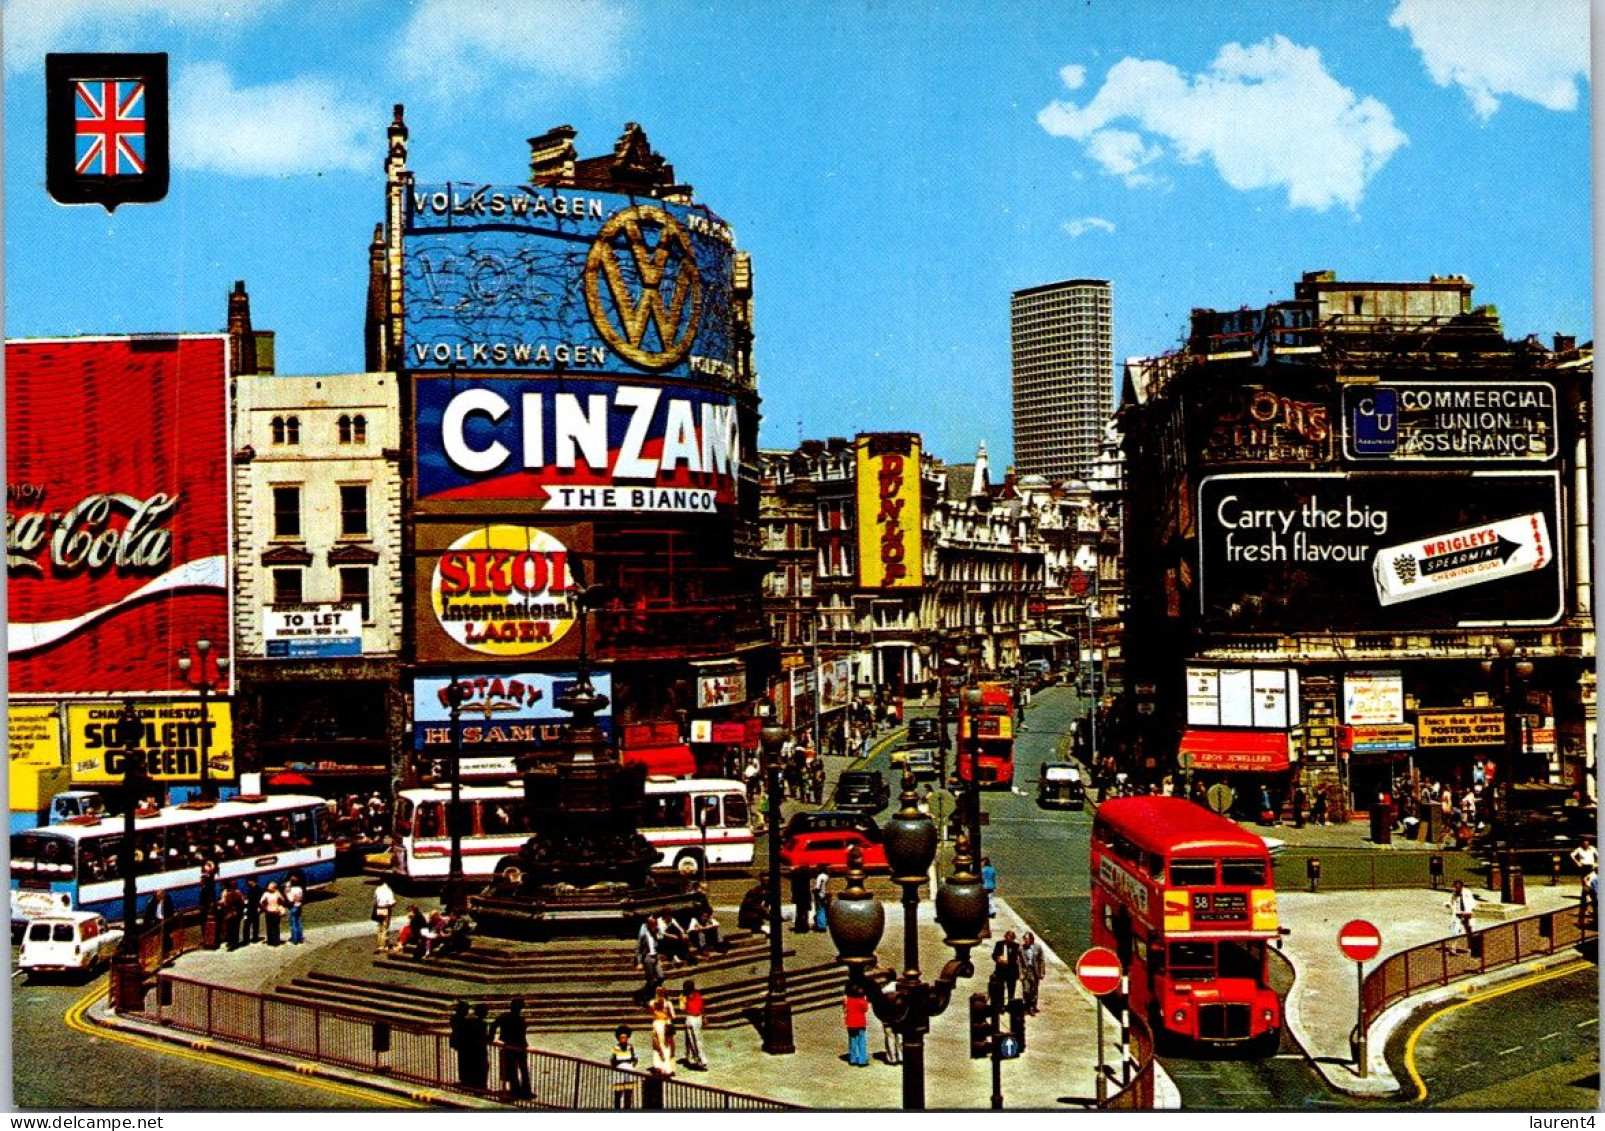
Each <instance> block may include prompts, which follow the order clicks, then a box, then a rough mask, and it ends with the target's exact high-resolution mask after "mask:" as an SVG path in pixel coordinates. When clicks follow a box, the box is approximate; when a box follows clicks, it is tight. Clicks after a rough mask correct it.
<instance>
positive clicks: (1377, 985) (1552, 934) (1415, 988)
mask: <svg viewBox="0 0 1605 1131" xmlns="http://www.w3.org/2000/svg"><path fill="white" fill-rule="evenodd" d="M1594 937H1596V928H1595V927H1591V926H1589V925H1588V924H1587V923H1586V922H1585V921H1584V920H1583V916H1582V909H1581V908H1579V909H1578V910H1576V911H1572V910H1562V911H1550V912H1546V913H1545V914H1543V915H1532V916H1529V917H1527V918H1525V919H1512V920H1511V921H1509V922H1507V923H1499V924H1496V925H1494V926H1492V927H1485V928H1483V929H1482V930H1480V931H1476V932H1473V933H1472V934H1471V935H1470V936H1469V937H1467V936H1464V935H1461V936H1457V937H1454V938H1448V939H1442V940H1439V941H1438V942H1431V943H1425V944H1423V945H1421V946H1417V947H1411V948H1410V949H1409V950H1402V951H1400V952H1399V953H1398V954H1394V955H1390V956H1389V957H1388V958H1386V959H1385V960H1383V962H1382V963H1381V964H1380V965H1379V966H1377V967H1376V969H1374V970H1372V971H1371V973H1369V974H1368V975H1366V978H1365V981H1364V982H1363V983H1362V985H1361V990H1360V1017H1359V1024H1360V1025H1362V1026H1364V1027H1366V1028H1369V1027H1370V1025H1371V1023H1372V1022H1373V1021H1375V1020H1376V1019H1377V1017H1378V1016H1380V1015H1381V1013H1382V1011H1383V1010H1385V1009H1387V1008H1388V1006H1390V1005H1392V1004H1393V1003H1394V1002H1396V1001H1400V1000H1402V999H1404V998H1407V997H1409V996H1411V995H1412V994H1417V993H1420V992H1421V991H1422V990H1429V989H1433V988H1436V987H1438V986H1447V985H1448V984H1449V983H1451V982H1456V981H1459V980H1460V979H1462V978H1470V977H1473V976H1475V975H1478V974H1484V973H1487V972H1488V971H1490V970H1498V969H1500V968H1501V967H1505V966H1513V965H1515V964H1516V963H1518V962H1525V961H1527V960H1528V959H1532V958H1539V957H1542V956H1544V955H1548V954H1554V953H1555V952H1556V951H1560V950H1566V949H1568V948H1570V947H1575V946H1577V945H1578V944H1580V943H1583V942H1587V941H1588V940H1590V939H1592V938H1594Z"/></svg>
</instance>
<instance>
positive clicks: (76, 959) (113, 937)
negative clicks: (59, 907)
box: [18, 911, 123, 973]
mask: <svg viewBox="0 0 1605 1131" xmlns="http://www.w3.org/2000/svg"><path fill="white" fill-rule="evenodd" d="M122 941H123V932H122V930H121V929H120V928H117V927H113V926H112V925H111V924H110V923H108V922H107V921H106V917H105V916H104V915H97V914H95V912H93V911H61V912H55V913H52V914H48V915H40V916H38V917H37V918H34V919H31V920H29V922H28V929H27V930H26V931H25V932H23V936H22V955H21V957H20V958H19V959H18V965H20V966H21V967H22V969H24V970H37V971H39V972H41V973H44V972H49V971H61V970H90V971H93V970H98V969H99V968H100V967H102V966H106V965H109V964H110V963H111V959H112V955H114V954H116V953H117V948H118V946H120V945H121V944H122Z"/></svg>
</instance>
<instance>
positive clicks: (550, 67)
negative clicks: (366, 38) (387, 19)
mask: <svg viewBox="0 0 1605 1131" xmlns="http://www.w3.org/2000/svg"><path fill="white" fill-rule="evenodd" d="M628 24H629V21H628V19H627V18H626V16H625V13H624V11H623V10H622V9H621V8H619V7H617V6H615V5H613V4H609V3H607V2H605V0H516V2H515V0H421V2H420V3H419V4H418V6H417V8H416V10H415V11H414V12H413V15H412V19H411V20H409V21H408V23H407V26H406V27H404V28H403V29H402V31H401V37H400V39H399V40H398V41H397V43H396V46H395V49H394V52H393V56H392V61H393V63H394V65H395V67H396V69H397V70H398V71H399V72H400V74H401V77H402V78H404V79H408V80H412V81H430V82H433V83H434V84H435V85H436V86H437V87H440V88H450V89H453V90H457V91H463V90H470V91H474V90H482V89H485V88H487V87H490V86H492V85H497V84H501V83H504V82H506V81H507V79H508V78H510V77H511V78H520V77H528V76H531V75H544V76H547V77H550V78H554V79H561V80H563V81H565V82H580V83H584V82H600V81H602V80H604V79H607V78H610V77H611V76H612V75H613V74H614V73H615V72H616V71H618V70H619V69H620V68H621V67H622V66H623V65H624V64H625V63H626V62H627V61H628V60H627V59H626V55H625V51H624V46H623V41H624V35H625V32H626V30H627V29H628Z"/></svg>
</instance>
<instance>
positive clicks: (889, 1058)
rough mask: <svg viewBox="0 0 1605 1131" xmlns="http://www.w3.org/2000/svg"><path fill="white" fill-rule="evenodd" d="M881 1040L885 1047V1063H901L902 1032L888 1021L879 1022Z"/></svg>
mask: <svg viewBox="0 0 1605 1131" xmlns="http://www.w3.org/2000/svg"><path fill="white" fill-rule="evenodd" d="M881 1041H882V1043H883V1044H884V1045H885V1048H886V1063H887V1064H902V1063H903V1034H901V1033H899V1032H898V1031H897V1029H896V1027H895V1026H893V1025H892V1023H891V1022H890V1021H882V1022H881Z"/></svg>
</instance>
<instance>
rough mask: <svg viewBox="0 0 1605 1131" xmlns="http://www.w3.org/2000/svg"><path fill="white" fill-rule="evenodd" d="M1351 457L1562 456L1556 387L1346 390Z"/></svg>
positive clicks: (1431, 384)
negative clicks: (1557, 451) (1559, 452)
mask: <svg viewBox="0 0 1605 1131" xmlns="http://www.w3.org/2000/svg"><path fill="white" fill-rule="evenodd" d="M1343 416H1344V419H1345V420H1346V421H1347V423H1348V427H1347V429H1346V430H1345V432H1344V445H1343V448H1344V451H1343V454H1344V455H1345V456H1346V457H1347V458H1349V459H1351V460H1364V461H1370V460H1412V461H1434V462H1462V461H1474V462H1479V463H1480V462H1511V461H1541V460H1548V459H1552V458H1554V455H1555V445H1556V438H1555V429H1556V418H1555V387H1554V386H1553V385H1550V384H1547V383H1545V382H1542V381H1505V382H1497V383H1496V382H1472V381H1454V382H1450V381H1402V382H1393V383H1389V384H1387V385H1351V386H1348V387H1346V388H1345V389H1344V390H1343Z"/></svg>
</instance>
